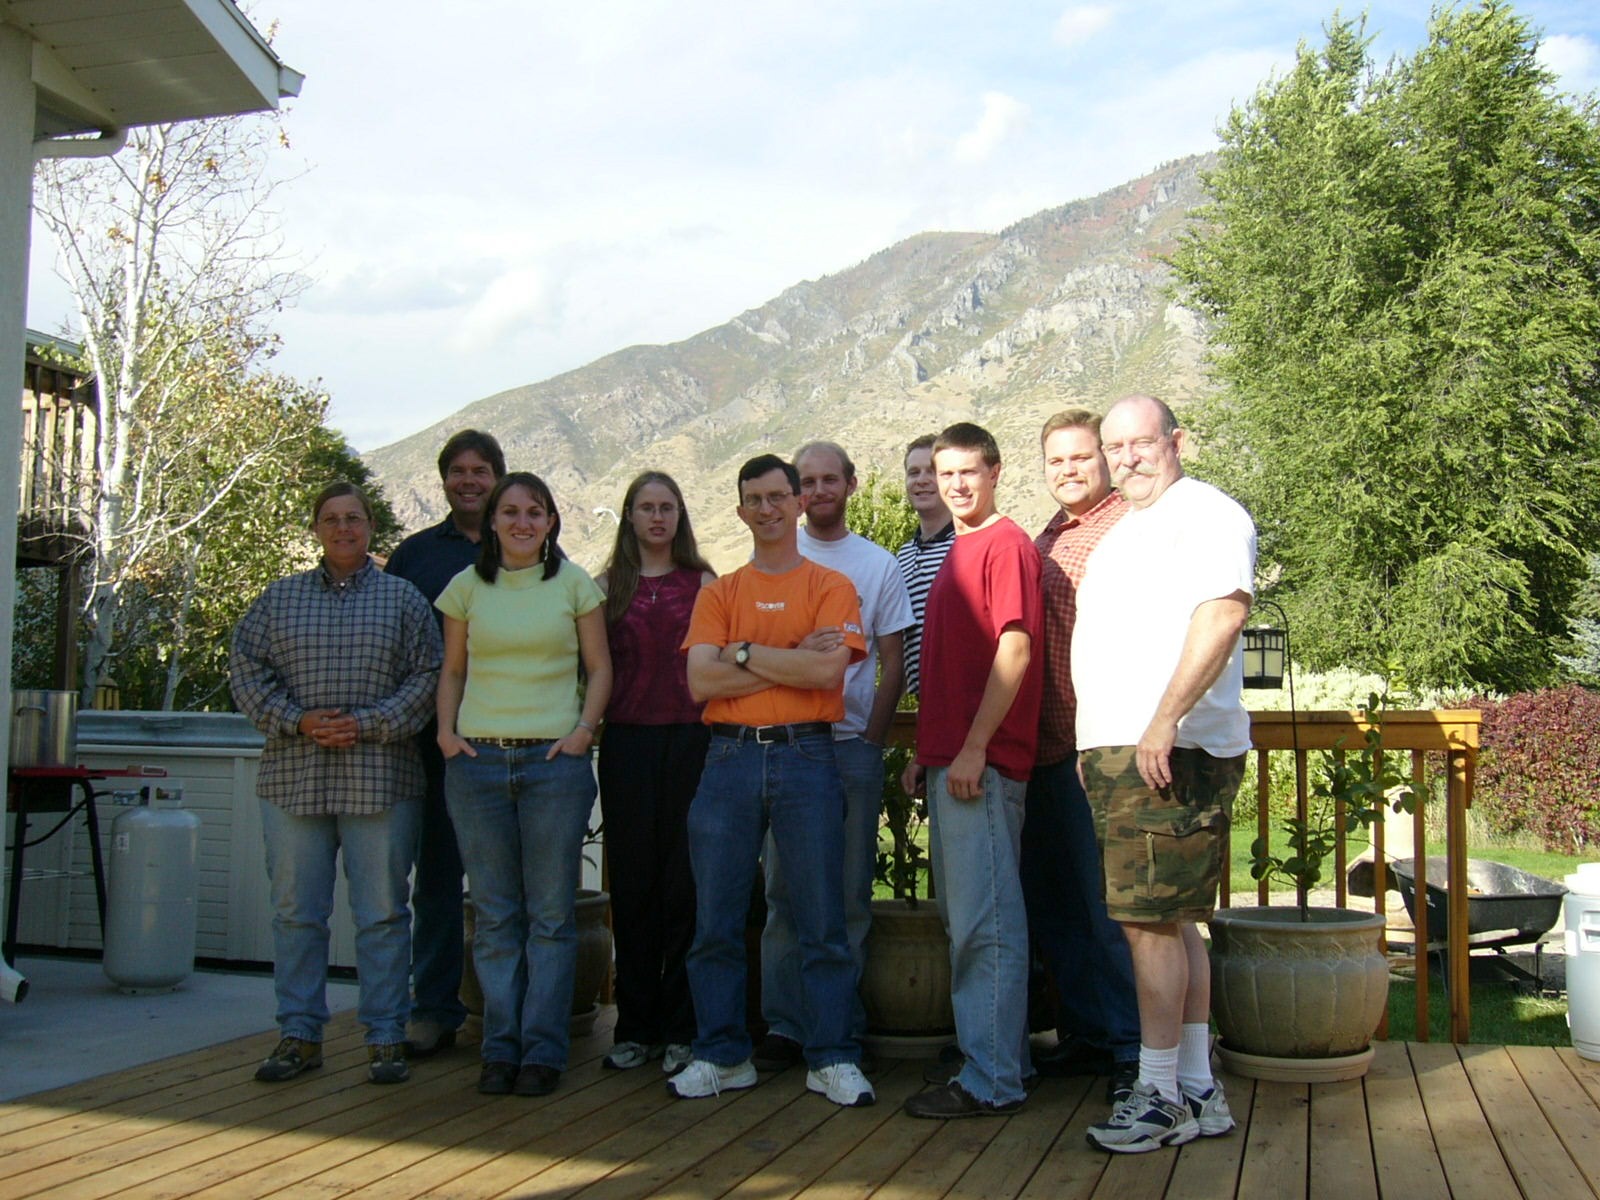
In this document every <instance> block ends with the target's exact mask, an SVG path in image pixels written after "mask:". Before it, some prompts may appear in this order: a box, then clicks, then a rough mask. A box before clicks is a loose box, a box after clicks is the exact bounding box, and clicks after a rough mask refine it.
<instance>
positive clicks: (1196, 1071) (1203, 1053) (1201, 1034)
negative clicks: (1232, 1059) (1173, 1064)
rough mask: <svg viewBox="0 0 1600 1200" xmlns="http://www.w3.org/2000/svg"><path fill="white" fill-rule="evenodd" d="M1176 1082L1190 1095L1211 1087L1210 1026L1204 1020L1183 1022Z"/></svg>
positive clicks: (1202, 1092) (1199, 1093)
mask: <svg viewBox="0 0 1600 1200" xmlns="http://www.w3.org/2000/svg"><path fill="white" fill-rule="evenodd" d="M1178 1083H1179V1084H1180V1085H1181V1086H1182V1087H1183V1090H1184V1091H1186V1092H1188V1093H1189V1094H1190V1095H1191V1096H1199V1095H1203V1094H1204V1093H1205V1092H1206V1090H1207V1089H1208V1088H1210V1087H1211V1083H1212V1080H1211V1026H1210V1025H1208V1024H1206V1023H1205V1022H1204V1021H1198V1022H1195V1023H1194V1024H1187V1023H1186V1024H1185V1025H1184V1027H1183V1040H1182V1041H1181V1042H1179V1043H1178Z"/></svg>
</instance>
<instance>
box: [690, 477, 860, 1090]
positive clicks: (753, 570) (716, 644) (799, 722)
mask: <svg viewBox="0 0 1600 1200" xmlns="http://www.w3.org/2000/svg"><path fill="white" fill-rule="evenodd" d="M804 506H805V504H804V500H803V498H802V497H801V495H800V477H799V475H798V473H797V472H796V471H795V469H794V467H793V466H791V465H790V464H788V463H786V462H784V461H783V460H782V459H781V458H779V457H777V456H776V455H773V454H763V455H760V456H758V457H756V458H753V459H751V460H750V461H749V462H747V463H745V464H744V466H743V467H742V468H740V471H739V510H738V511H739V519H740V520H742V521H743V522H744V523H745V525H746V526H747V527H748V528H749V530H750V535H751V539H752V541H753V543H754V548H753V552H752V554H751V558H750V562H749V563H747V564H746V565H745V566H743V567H740V568H739V569H738V570H737V571H734V572H733V573H732V574H730V575H724V576H723V577H721V578H720V579H717V580H716V581H715V582H713V583H711V584H710V585H709V586H707V587H705V588H703V589H702V590H701V592H700V596H699V599H698V600H697V601H696V602H695V607H694V616H693V618H692V619H691V620H690V623H689V633H688V636H687V637H686V638H685V639H684V643H683V648H684V650H685V651H687V653H688V656H689V659H688V669H689V690H690V692H692V693H693V694H694V697H695V699H696V700H703V701H705V703H706V709H705V718H704V719H705V721H706V723H707V724H708V725H710V726H711V748H710V750H709V751H708V752H707V754H706V765H705V770H704V772H703V773H702V774H701V776H700V787H699V790H698V791H697V792H696V793H695V798H694V803H693V805H692V806H691V807H690V809H689V857H690V860H691V861H692V862H693V864H694V880H695V893H696V900H695V938H694V946H693V948H692V949H691V950H690V951H689V962H688V968H689V987H690V990H691V991H692V992H693V993H694V1008H695V1018H696V1021H697V1024H698V1026H699V1034H698V1036H697V1037H696V1038H695V1041H694V1058H693V1059H692V1060H691V1061H690V1063H689V1065H688V1066H687V1067H685V1068H684V1069H683V1070H682V1071H681V1072H679V1073H678V1074H677V1075H674V1076H673V1077H672V1079H671V1080H669V1081H668V1084H667V1086H668V1087H669V1088H671V1090H672V1091H673V1093H674V1094H675V1095H677V1096H679V1097H682V1098H684V1099H693V1098H696V1097H701V1096H714V1095H717V1094H718V1093H719V1092H725V1091H732V1090H735V1089H738V1088H747V1087H752V1086H754V1084H755V1082H756V1070H755V1067H754V1065H753V1064H752V1063H751V1061H750V1051H751V1045H750V1035H749V1033H748V1032H746V1030H745V955H744V925H745V912H746V910H747V909H748V907H749V903H750V890H751V888H752V886H753V885H754V883H755V879H756V872H757V870H758V868H759V860H760V856H761V845H762V841H763V840H764V838H765V837H766V833H767V829H768V827H769V825H770V827H771V830H772V838H773V841H774V843H775V844H776V845H777V848H778V853H779V855H780V856H781V857H782V858H783V860H784V862H786V863H794V864H804V869H803V870H802V869H797V870H793V871H791V872H790V873H789V875H788V887H789V901H790V909H791V912H792V914H793V917H794V922H795V929H796V932H797V934H798V936H799V940H800V962H801V966H800V984H801V988H802V990H803V991H804V993H805V997H804V999H805V1003H804V1011H805V1012H806V1013H807V1014H808V1016H809V1019H810V1024H809V1028H807V1029H806V1030H805V1057H806V1066H807V1068H808V1069H807V1072H806V1088H807V1089H808V1090H809V1091H813V1092H817V1093H819V1094H821V1095H824V1096H826V1097H827V1098H828V1099H829V1100H832V1101H833V1102H834V1103H835V1104H841V1105H845V1106H848V1107H860V1106H863V1105H868V1104H871V1103H873V1101H874V1100H875V1098H876V1097H875V1096H874V1094H873V1090H872V1085H871V1084H870V1083H868V1082H867V1079H866V1076H864V1075H863V1074H862V1073H861V1067H860V1062H861V1047H860V1046H859V1045H858V1044H857V1043H856V1041H855V1039H854V1038H853V1037H852V1036H851V1033H850V1017H851V1013H852V1012H853V1009H854V991H855V968H854V966H853V964H852V962H851V959H850V943H849V941H848V939H847V938H846V936H845V922H844V882H843V878H842V874H841V872H842V869H843V860H844V788H843V786H842V785H841V784H840V782H839V772H838V769H837V767H836V766H835V764H834V757H833V725H832V723H833V722H834V721H838V720H840V719H842V718H843V716H844V672H845V668H846V667H847V666H848V665H849V664H850V663H852V662H855V661H859V660H860V659H862V658H864V657H865V656H866V649H867V647H866V640H865V638H864V637H863V635H862V631H861V614H860V611H859V609H858V607H857V604H856V590H855V586H854V585H853V584H852V583H851V582H850V581H849V580H848V579H847V578H846V577H845V576H843V575H841V574H840V573H839V572H837V571H831V570H829V569H828V568H826V567H821V566H818V565H817V564H816V563H813V562H811V561H809V560H807V559H806V558H804V557H803V556H802V555H801V554H800V550H799V546H798V540H797V529H798V526H799V519H800V513H801V511H802V509H803V508H804Z"/></svg>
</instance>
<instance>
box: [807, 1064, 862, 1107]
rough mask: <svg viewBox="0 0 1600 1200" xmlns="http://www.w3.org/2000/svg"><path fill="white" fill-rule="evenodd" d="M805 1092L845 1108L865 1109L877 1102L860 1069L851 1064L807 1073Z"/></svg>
mask: <svg viewBox="0 0 1600 1200" xmlns="http://www.w3.org/2000/svg"><path fill="white" fill-rule="evenodd" d="M806 1091H808V1092H816V1093H818V1094H819V1095H823V1096H826V1097H827V1098H828V1099H829V1100H832V1101H833V1102H834V1103H835V1104H839V1105H843V1106H844V1107H845V1108H866V1107H867V1106H868V1105H869V1104H876V1103H877V1100H878V1094H877V1093H876V1092H874V1091H873V1090H872V1085H871V1084H870V1083H868V1082H867V1077H866V1076H865V1075H863V1074H862V1073H861V1068H860V1067H858V1066H856V1064H855V1063H851V1062H839V1063H833V1064H831V1065H829V1066H826V1067H818V1068H816V1069H815V1070H812V1071H807V1072H806Z"/></svg>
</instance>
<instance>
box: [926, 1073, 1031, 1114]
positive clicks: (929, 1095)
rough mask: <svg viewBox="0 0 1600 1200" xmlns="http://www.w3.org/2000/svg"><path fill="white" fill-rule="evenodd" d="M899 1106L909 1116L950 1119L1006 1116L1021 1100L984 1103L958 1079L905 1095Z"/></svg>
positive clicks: (1017, 1108)
mask: <svg viewBox="0 0 1600 1200" xmlns="http://www.w3.org/2000/svg"><path fill="white" fill-rule="evenodd" d="M902 1107H903V1108H904V1109H905V1113H906V1116H908V1117H925V1118H926V1119H928V1120H930V1121H950V1120H954V1119H955V1118H956V1117H1009V1116H1010V1115H1011V1114H1012V1113H1014V1112H1016V1111H1017V1110H1019V1109H1020V1108H1021V1107H1022V1101H1021V1100H1012V1101H1010V1102H1009V1103H1006V1104H985V1103H984V1102H983V1101H982V1100H979V1099H978V1098H977V1097H976V1096H974V1095H973V1094H972V1093H971V1092H969V1091H967V1089H966V1088H964V1087H962V1086H961V1085H960V1084H959V1083H956V1082H954V1081H952V1082H950V1083H947V1084H945V1085H944V1087H936V1088H929V1089H928V1090H927V1091H925V1092H918V1093H917V1094H916V1095H915V1096H907V1097H906V1102H905V1104H904V1105H903V1106H902Z"/></svg>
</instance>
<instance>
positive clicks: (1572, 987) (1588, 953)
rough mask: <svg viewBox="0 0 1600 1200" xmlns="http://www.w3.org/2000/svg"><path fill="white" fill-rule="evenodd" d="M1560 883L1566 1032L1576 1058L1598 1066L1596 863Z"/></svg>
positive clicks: (1599, 885)
mask: <svg viewBox="0 0 1600 1200" xmlns="http://www.w3.org/2000/svg"><path fill="white" fill-rule="evenodd" d="M1564 882H1565V883H1566V885H1567V888H1568V889H1569V890H1568V892H1567V897H1566V899H1565V900H1563V901H1562V917H1563V921H1564V923H1565V925H1566V951H1567V1028H1568V1029H1570V1030H1571V1032H1572V1048H1573V1049H1574V1050H1576V1051H1577V1052H1578V1054H1579V1056H1580V1057H1582V1058H1587V1059H1591V1060H1593V1061H1596V1062H1600V863H1583V864H1582V865H1580V866H1579V867H1578V869H1577V871H1575V872H1574V873H1573V874H1571V875H1568V876H1567V878H1566V880H1565V881H1564Z"/></svg>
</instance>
